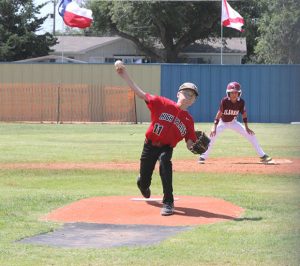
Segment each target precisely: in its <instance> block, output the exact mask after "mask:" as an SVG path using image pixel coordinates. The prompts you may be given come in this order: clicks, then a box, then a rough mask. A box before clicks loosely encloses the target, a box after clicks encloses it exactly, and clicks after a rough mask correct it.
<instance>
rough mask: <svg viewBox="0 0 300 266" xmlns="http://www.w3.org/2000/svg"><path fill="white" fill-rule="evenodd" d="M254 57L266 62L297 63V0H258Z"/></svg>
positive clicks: (299, 20)
mask: <svg viewBox="0 0 300 266" xmlns="http://www.w3.org/2000/svg"><path fill="white" fill-rule="evenodd" d="M260 3H261V5H263V9H264V10H265V12H264V14H263V15H262V17H261V19H260V20H259V24H258V25H259V28H258V30H259V36H258V38H257V40H258V43H257V46H256V48H255V55H256V61H257V62H258V63H266V64H299V63H300V48H299V47H300V1H299V0H261V2H260Z"/></svg>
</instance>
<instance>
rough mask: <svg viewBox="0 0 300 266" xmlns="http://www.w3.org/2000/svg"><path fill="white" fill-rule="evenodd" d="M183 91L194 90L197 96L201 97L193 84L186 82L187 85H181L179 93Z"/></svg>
mask: <svg viewBox="0 0 300 266" xmlns="http://www.w3.org/2000/svg"><path fill="white" fill-rule="evenodd" d="M182 90H192V91H194V92H195V94H196V96H198V95H199V92H198V88H197V86H196V85H195V84H194V83H191V82H185V83H183V84H181V86H180V87H179V89H178V91H182Z"/></svg>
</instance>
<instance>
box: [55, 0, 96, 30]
mask: <svg viewBox="0 0 300 266" xmlns="http://www.w3.org/2000/svg"><path fill="white" fill-rule="evenodd" d="M58 13H59V14H60V15H61V16H62V18H63V20H64V22H65V24H66V25H68V26H70V27H77V28H81V29H84V28H87V27H90V26H91V24H92V21H93V17H92V10H90V9H86V8H82V7H79V5H78V4H77V3H76V2H74V1H72V0H61V2H60V4H59V6H58Z"/></svg>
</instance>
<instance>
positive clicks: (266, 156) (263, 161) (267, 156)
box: [260, 154, 272, 163]
mask: <svg viewBox="0 0 300 266" xmlns="http://www.w3.org/2000/svg"><path fill="white" fill-rule="evenodd" d="M270 161H272V157H270V156H269V155H268V154H265V155H264V156H262V157H260V162H261V163H268V162H270Z"/></svg>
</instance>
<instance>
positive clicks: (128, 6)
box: [88, 1, 221, 62]
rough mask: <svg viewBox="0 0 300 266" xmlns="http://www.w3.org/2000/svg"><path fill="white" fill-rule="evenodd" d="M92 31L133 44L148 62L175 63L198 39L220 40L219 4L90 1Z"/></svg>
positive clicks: (208, 2)
mask: <svg viewBox="0 0 300 266" xmlns="http://www.w3.org/2000/svg"><path fill="white" fill-rule="evenodd" d="M88 4H89V7H90V8H91V9H92V10H93V17H94V25H93V30H94V32H96V33H97V34H101V35H118V36H121V37H123V38H126V39H129V40H131V41H133V42H134V43H135V44H136V45H137V47H138V48H139V49H140V50H141V51H142V52H144V53H145V54H146V55H148V56H149V57H150V58H152V59H154V60H157V61H160V62H178V55H179V53H180V52H181V51H182V50H183V49H184V48H185V47H187V46H188V45H189V44H191V43H194V42H195V41H196V40H198V39H205V38H214V37H219V36H220V15H221V12H220V10H221V9H220V3H218V2H210V1H207V2H188V1H187V2H176V1H175V2H164V1H161V2H160V1H154V2H151V1H146V2H145V1H128V2H127V1H90V2H89V3H88Z"/></svg>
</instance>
